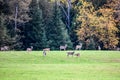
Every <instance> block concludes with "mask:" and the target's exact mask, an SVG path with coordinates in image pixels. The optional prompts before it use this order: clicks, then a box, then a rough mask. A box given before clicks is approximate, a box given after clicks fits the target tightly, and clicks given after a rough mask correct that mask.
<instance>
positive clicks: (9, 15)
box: [0, 0, 120, 50]
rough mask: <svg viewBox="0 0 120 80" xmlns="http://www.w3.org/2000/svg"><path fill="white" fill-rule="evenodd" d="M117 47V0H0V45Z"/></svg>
mask: <svg viewBox="0 0 120 80" xmlns="http://www.w3.org/2000/svg"><path fill="white" fill-rule="evenodd" d="M80 43H82V44H83V46H82V49H83V50H96V49H98V46H100V47H101V49H103V50H113V49H116V48H117V47H120V0H0V47H3V46H9V48H10V50H26V48H28V47H30V46H33V50H42V49H43V48H46V47H49V48H50V49H51V50H59V46H60V45H65V44H67V45H68V48H67V49H75V46H76V45H78V44H80Z"/></svg>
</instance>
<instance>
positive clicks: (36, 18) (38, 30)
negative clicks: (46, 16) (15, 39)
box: [24, 0, 46, 50]
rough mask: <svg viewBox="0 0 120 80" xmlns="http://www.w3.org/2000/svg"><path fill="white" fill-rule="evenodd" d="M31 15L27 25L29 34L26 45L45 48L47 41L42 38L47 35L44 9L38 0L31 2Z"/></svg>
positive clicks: (37, 48)
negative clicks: (44, 25) (43, 16)
mask: <svg viewBox="0 0 120 80" xmlns="http://www.w3.org/2000/svg"><path fill="white" fill-rule="evenodd" d="M30 17H31V20H30V21H29V23H28V24H27V26H26V27H25V28H26V30H25V32H26V34H27V35H26V38H25V43H24V44H25V46H26V47H29V46H33V47H34V49H36V50H39V49H43V44H44V43H45V42H46V41H43V39H42V38H43V36H44V35H45V32H44V27H43V18H42V10H41V9H40V8H39V4H38V2H37V0H32V2H31V5H30ZM44 38H45V37H44Z"/></svg>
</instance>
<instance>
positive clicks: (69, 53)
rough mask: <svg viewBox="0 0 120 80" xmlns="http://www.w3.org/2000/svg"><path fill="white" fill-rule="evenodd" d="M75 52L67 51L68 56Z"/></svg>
mask: <svg viewBox="0 0 120 80" xmlns="http://www.w3.org/2000/svg"><path fill="white" fill-rule="evenodd" d="M74 53H75V52H74V51H72V52H67V56H69V55H72V56H73V55H74Z"/></svg>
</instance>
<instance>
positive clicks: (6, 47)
mask: <svg viewBox="0 0 120 80" xmlns="http://www.w3.org/2000/svg"><path fill="white" fill-rule="evenodd" d="M8 50H9V47H8V46H3V47H1V51H8Z"/></svg>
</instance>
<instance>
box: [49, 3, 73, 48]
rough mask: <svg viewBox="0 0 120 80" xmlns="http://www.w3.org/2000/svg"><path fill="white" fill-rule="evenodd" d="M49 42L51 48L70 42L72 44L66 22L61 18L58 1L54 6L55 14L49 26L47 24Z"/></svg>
mask: <svg viewBox="0 0 120 80" xmlns="http://www.w3.org/2000/svg"><path fill="white" fill-rule="evenodd" d="M47 36H48V40H49V41H48V43H49V46H50V47H51V49H59V46H60V45H65V44H68V45H69V46H72V43H71V41H70V39H69V36H68V33H67V31H66V30H65V24H64V23H63V22H62V20H61V15H60V9H59V7H58V6H57V4H56V2H55V3H54V6H53V16H52V18H51V22H50V24H49V27H48V26H47Z"/></svg>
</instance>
